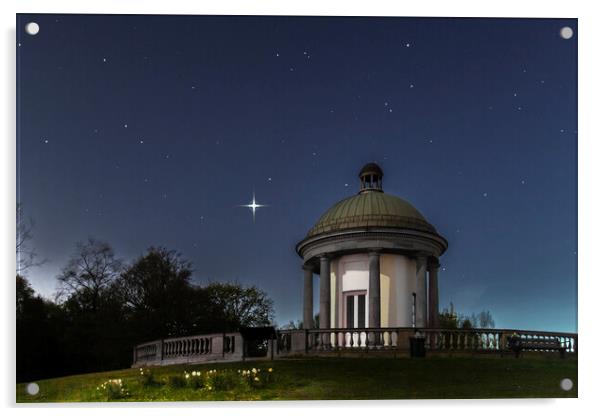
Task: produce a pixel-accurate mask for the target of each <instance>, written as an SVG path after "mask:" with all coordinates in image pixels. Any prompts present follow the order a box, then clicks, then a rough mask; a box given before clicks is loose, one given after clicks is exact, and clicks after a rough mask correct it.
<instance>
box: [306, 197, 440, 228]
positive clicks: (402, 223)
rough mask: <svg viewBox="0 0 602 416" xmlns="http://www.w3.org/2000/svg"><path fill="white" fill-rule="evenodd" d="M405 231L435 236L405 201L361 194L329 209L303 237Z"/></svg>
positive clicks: (426, 223) (418, 214)
mask: <svg viewBox="0 0 602 416" xmlns="http://www.w3.org/2000/svg"><path fill="white" fill-rule="evenodd" d="M366 227H384V228H405V229H412V230H419V231H426V232H430V233H436V230H435V227H433V226H432V225H431V224H429V223H428V222H427V221H426V219H425V218H424V217H423V216H422V214H420V212H418V210H417V209H416V208H414V207H413V206H412V205H411V204H410V203H409V202H407V201H404V200H403V199H401V198H398V197H396V196H394V195H389V194H386V193H384V192H382V191H380V192H373V191H369V192H362V193H360V194H358V195H354V196H352V197H350V198H347V199H343V200H342V201H340V202H338V203H336V204H335V205H334V206H333V207H332V208H330V209H329V210H328V211H326V213H324V215H322V217H320V219H319V221H318V222H317V223H316V225H314V226H313V227H312V229H311V230H309V233H308V234H307V237H313V236H315V235H318V234H322V233H329V232H334V231H342V230H347V229H354V228H366Z"/></svg>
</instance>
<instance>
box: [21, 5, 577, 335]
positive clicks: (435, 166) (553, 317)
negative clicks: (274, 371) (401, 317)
mask: <svg viewBox="0 0 602 416" xmlns="http://www.w3.org/2000/svg"><path fill="white" fill-rule="evenodd" d="M32 21H34V22H36V23H38V24H39V28H40V30H39V33H37V34H36V35H35V36H32V35H29V34H27V33H26V32H25V30H24V27H25V25H26V24H27V23H28V22H32ZM563 27H570V28H572V30H573V36H572V37H570V38H568V39H567V38H566V36H564V37H563V36H561V29H562V28H563ZM563 33H565V34H566V31H565V32H563ZM16 49H17V66H18V69H17V82H18V85H17V132H18V138H17V159H18V160H17V170H18V172H17V182H18V184H17V185H18V187H17V192H18V195H17V198H18V201H20V202H21V204H22V206H23V209H24V211H25V214H26V216H28V217H31V218H32V219H33V220H34V221H35V227H34V230H33V234H34V237H33V239H32V241H31V246H32V247H34V248H35V250H36V251H37V252H38V253H39V257H40V258H43V259H46V260H47V262H46V263H45V264H44V265H43V266H41V267H36V268H32V269H30V270H29V271H28V273H27V276H28V278H29V279H30V281H31V283H32V285H33V287H34V288H35V289H36V291H38V292H39V293H41V294H43V295H44V296H47V297H51V296H52V294H53V293H54V291H55V289H56V280H55V278H56V275H57V274H58V273H59V272H60V269H61V268H62V267H63V266H64V265H65V263H66V261H67V259H68V258H69V256H70V255H71V254H72V252H73V251H74V245H75V243H76V242H78V241H82V240H85V239H86V238H87V237H89V236H93V237H95V238H98V239H102V240H105V241H107V242H109V243H110V244H111V245H112V246H113V247H114V249H115V252H116V254H117V255H118V257H120V258H123V259H125V260H127V261H131V260H132V259H135V258H136V257H138V256H139V255H141V254H143V253H144V252H145V250H146V249H147V248H148V247H150V246H152V245H155V246H165V247H167V248H170V249H174V250H178V251H179V252H181V253H182V255H183V256H184V257H185V258H187V259H189V260H191V261H192V262H193V263H194V269H195V271H194V281H195V282H197V283H199V284H207V283H208V282H211V281H236V282H239V283H242V284H245V285H256V286H258V287H260V288H261V289H263V290H265V291H266V292H267V293H268V294H269V296H270V297H271V298H272V299H273V300H274V302H275V309H276V320H277V322H278V323H279V324H285V323H286V322H288V321H289V320H291V319H293V320H297V319H300V318H301V312H302V310H301V305H302V283H303V272H302V270H301V260H300V259H299V258H298V256H297V255H296V253H295V251H294V246H295V244H296V243H297V242H298V241H299V240H301V239H302V238H303V237H304V236H305V234H306V233H307V231H308V230H309V228H310V227H311V226H312V225H313V224H314V223H315V222H316V221H317V219H318V218H319V216H320V215H321V214H322V213H323V212H324V211H325V210H326V209H328V208H329V207H330V206H331V205H333V204H334V203H335V202H337V201H339V200H340V199H343V198H345V197H347V196H350V195H353V194H354V193H356V192H357V191H358V187H359V184H358V179H357V174H358V172H359V169H360V168H361V166H362V165H363V164H364V163H366V162H369V161H376V162H377V163H379V164H380V165H381V167H382V168H383V170H384V173H385V176H384V184H383V187H384V190H385V192H388V193H392V194H395V195H398V196H400V197H401V198H404V199H406V200H408V201H410V202H411V203H412V204H413V205H414V206H415V207H416V208H417V209H418V210H419V211H420V212H421V213H422V214H423V215H424V216H425V217H426V218H427V219H428V220H429V221H430V222H431V223H432V224H433V225H435V227H436V228H437V230H438V231H439V233H440V234H442V235H443V236H445V237H446V238H447V239H448V241H449V250H448V251H447V252H446V253H445V254H444V256H443V257H442V258H441V263H442V268H441V269H440V277H439V289H440V304H441V307H444V306H446V305H448V304H449V302H450V301H453V302H454V305H455V307H456V309H457V310H458V311H460V312H463V313H467V314H470V313H472V312H479V311H481V310H483V309H489V310H490V311H491V312H492V314H493V317H494V319H495V321H496V326H497V327H507V328H509V327H517V328H523V329H539V330H557V331H576V330H577V20H576V19H457V18H450V19H443V18H339V17H244V16H239V17H232V16H125V15H122V16H119V15H105V16H100V15H18V16H17V47H16ZM253 194H255V198H256V203H257V204H264V205H268V206H266V207H261V208H257V209H256V212H255V218H254V219H253V213H252V211H251V209H249V208H248V207H241V205H244V204H250V203H251V201H252V199H253ZM316 279H317V278H316ZM317 286H318V284H317V282H316V283H315V284H314V288H315V289H316V290H317ZM316 296H317V294H316ZM317 304H318V303H317V299H316V301H315V302H314V305H315V306H316V307H317Z"/></svg>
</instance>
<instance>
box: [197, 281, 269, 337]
mask: <svg viewBox="0 0 602 416" xmlns="http://www.w3.org/2000/svg"><path fill="white" fill-rule="evenodd" d="M205 290H206V291H207V295H208V298H209V302H210V304H211V306H212V307H211V310H212V312H213V314H212V316H213V320H214V324H215V325H217V327H219V328H223V330H229V331H232V330H238V328H240V327H248V326H267V325H270V323H271V321H272V318H273V316H274V304H273V302H272V300H271V299H270V298H269V297H268V296H267V294H266V293H265V292H264V291H262V290H260V289H258V288H256V287H255V286H251V287H243V286H241V285H239V284H235V283H212V284H210V285H209V286H207V287H205Z"/></svg>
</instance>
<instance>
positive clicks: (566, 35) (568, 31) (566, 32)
mask: <svg viewBox="0 0 602 416" xmlns="http://www.w3.org/2000/svg"><path fill="white" fill-rule="evenodd" d="M560 37H561V38H562V39H570V38H572V37H573V29H572V28H570V27H569V26H565V27H563V28H562V29H560Z"/></svg>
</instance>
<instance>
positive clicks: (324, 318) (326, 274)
mask: <svg viewBox="0 0 602 416" xmlns="http://www.w3.org/2000/svg"><path fill="white" fill-rule="evenodd" d="M324 328H330V258H328V257H327V256H322V257H320V329H324Z"/></svg>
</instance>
